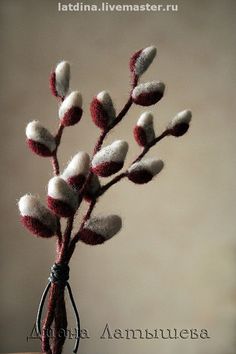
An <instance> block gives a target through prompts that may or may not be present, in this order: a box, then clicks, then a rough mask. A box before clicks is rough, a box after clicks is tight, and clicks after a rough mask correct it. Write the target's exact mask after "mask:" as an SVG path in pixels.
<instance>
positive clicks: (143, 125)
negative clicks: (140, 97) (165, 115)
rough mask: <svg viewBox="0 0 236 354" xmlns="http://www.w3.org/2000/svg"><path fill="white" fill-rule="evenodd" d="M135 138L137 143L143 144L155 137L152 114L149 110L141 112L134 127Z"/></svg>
mask: <svg viewBox="0 0 236 354" xmlns="http://www.w3.org/2000/svg"><path fill="white" fill-rule="evenodd" d="M134 136H135V140H136V141H137V142H138V144H139V145H141V146H145V145H147V144H148V143H150V142H151V141H152V140H153V139H154V138H155V131H154V128H153V115H152V113H151V112H144V113H143V114H141V116H140V118H139V119H138V121H137V125H136V126H135V128H134Z"/></svg>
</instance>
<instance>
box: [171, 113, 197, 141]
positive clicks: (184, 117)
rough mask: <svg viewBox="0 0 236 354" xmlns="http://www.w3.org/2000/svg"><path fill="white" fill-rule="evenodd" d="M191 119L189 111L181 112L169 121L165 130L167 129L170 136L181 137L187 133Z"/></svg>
mask: <svg viewBox="0 0 236 354" xmlns="http://www.w3.org/2000/svg"><path fill="white" fill-rule="evenodd" d="M191 119H192V112H191V111H189V110H187V109H186V110H184V111H181V112H179V113H178V114H177V115H176V116H175V117H174V118H173V119H172V120H171V122H170V123H169V125H168V126H167V129H169V130H170V132H171V134H172V135H174V136H176V137H179V136H182V135H184V134H185V133H186V132H187V131H188V129H189V124H190V121H191Z"/></svg>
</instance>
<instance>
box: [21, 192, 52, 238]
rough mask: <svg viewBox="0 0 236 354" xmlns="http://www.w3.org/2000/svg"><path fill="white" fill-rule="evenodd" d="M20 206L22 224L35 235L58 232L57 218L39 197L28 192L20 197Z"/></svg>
mask: <svg viewBox="0 0 236 354" xmlns="http://www.w3.org/2000/svg"><path fill="white" fill-rule="evenodd" d="M18 207H19V210H20V214H21V221H22V224H23V225H24V226H25V227H26V228H27V229H28V230H29V231H30V232H32V233H33V234H34V235H37V236H41V237H51V236H53V235H55V233H56V225H57V220H56V217H55V215H53V214H52V213H51V212H50V210H48V209H47V208H46V207H45V206H44V205H43V204H42V203H41V201H40V200H39V198H38V197H36V196H33V195H30V194H26V195H24V196H23V197H21V198H20V200H19V202H18Z"/></svg>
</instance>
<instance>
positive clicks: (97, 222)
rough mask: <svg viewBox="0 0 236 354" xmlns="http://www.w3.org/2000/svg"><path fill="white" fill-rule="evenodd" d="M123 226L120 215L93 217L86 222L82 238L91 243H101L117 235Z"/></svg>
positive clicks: (81, 234)
mask: <svg viewBox="0 0 236 354" xmlns="http://www.w3.org/2000/svg"><path fill="white" fill-rule="evenodd" d="M121 227H122V220H121V218H120V217H119V216H118V215H108V216H103V217H92V218H91V219H89V220H88V221H86V223H85V224H84V228H83V230H82V231H81V233H80V240H81V241H83V242H84V243H87V244H89V245H99V244H101V243H104V242H105V241H107V240H109V239H110V238H112V237H113V236H115V235H116V234H117V233H118V232H119V231H120V229H121Z"/></svg>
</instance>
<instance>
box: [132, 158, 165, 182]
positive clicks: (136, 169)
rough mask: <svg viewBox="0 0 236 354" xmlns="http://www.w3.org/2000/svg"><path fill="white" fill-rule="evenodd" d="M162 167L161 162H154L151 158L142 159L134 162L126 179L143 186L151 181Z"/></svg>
mask: <svg viewBox="0 0 236 354" xmlns="http://www.w3.org/2000/svg"><path fill="white" fill-rule="evenodd" d="M163 167H164V163H163V161H162V160H156V159H153V158H147V159H143V160H141V161H138V162H135V163H134V164H133V165H132V166H131V167H130V168H129V169H128V178H129V180H130V181H132V182H134V183H137V184H143V183H147V182H149V181H151V180H152V179H153V177H154V176H155V175H157V174H158V173H159V172H160V171H161V170H162V169H163Z"/></svg>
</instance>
